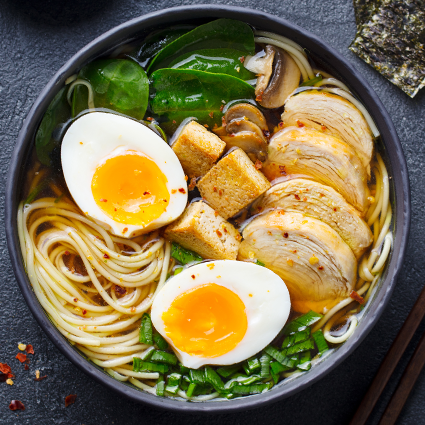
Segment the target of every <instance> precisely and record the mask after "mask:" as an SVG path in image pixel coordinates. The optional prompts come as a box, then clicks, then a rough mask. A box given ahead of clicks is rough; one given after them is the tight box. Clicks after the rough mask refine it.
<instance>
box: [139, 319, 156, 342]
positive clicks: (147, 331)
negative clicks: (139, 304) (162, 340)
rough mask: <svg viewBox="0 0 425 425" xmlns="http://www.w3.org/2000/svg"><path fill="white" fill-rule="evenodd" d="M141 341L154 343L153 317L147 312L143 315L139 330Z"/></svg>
mask: <svg viewBox="0 0 425 425" xmlns="http://www.w3.org/2000/svg"><path fill="white" fill-rule="evenodd" d="M139 342H141V343H142V344H148V345H153V331H152V322H151V317H150V316H149V314H148V313H145V314H144V315H143V317H142V322H141V323H140V330H139Z"/></svg>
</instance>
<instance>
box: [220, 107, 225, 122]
mask: <svg viewBox="0 0 425 425" xmlns="http://www.w3.org/2000/svg"><path fill="white" fill-rule="evenodd" d="M223 107H224V105H223ZM220 109H221V107H220ZM221 111H223V109H221ZM221 124H222V125H223V127H226V120H225V119H224V116H223V117H221Z"/></svg>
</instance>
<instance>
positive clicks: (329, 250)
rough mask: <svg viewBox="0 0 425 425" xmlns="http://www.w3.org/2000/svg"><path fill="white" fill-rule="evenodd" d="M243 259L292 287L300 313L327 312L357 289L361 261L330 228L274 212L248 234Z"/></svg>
mask: <svg viewBox="0 0 425 425" xmlns="http://www.w3.org/2000/svg"><path fill="white" fill-rule="evenodd" d="M243 238H244V240H243V241H242V243H241V245H240V247H239V254H238V259H239V260H246V259H255V258H256V259H258V260H260V261H262V262H263V263H264V264H265V266H266V267H267V268H269V269H270V270H273V271H274V272H275V273H277V274H278V275H279V276H280V277H281V278H282V279H283V280H284V281H285V283H286V285H287V287H288V290H289V293H290V295H291V304H292V307H293V309H294V310H296V311H298V312H301V313H306V312H308V311H309V310H313V311H316V312H324V311H326V310H327V309H330V308H332V307H333V306H334V305H336V304H337V303H338V302H339V301H341V300H342V299H344V298H346V297H348V296H349V295H350V293H351V291H352V290H353V287H354V283H355V279H356V270H357V261H356V258H355V257H354V254H353V252H352V251H351V249H350V248H349V247H348V245H347V244H346V243H345V242H344V241H343V240H342V238H341V237H340V236H339V235H338V233H336V232H335V230H333V229H332V228H331V227H329V226H328V225H327V224H325V223H323V222H321V221H320V220H317V219H315V218H311V217H304V216H303V215H302V214H299V213H288V212H286V213H285V212H283V211H282V210H280V211H278V210H276V211H270V212H268V213H265V214H263V215H260V216H258V217H256V218H254V220H252V221H251V222H250V223H249V224H248V226H247V227H246V228H245V229H244V231H243Z"/></svg>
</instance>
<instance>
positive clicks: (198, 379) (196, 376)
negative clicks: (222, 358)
mask: <svg viewBox="0 0 425 425" xmlns="http://www.w3.org/2000/svg"><path fill="white" fill-rule="evenodd" d="M189 376H190V380H191V382H192V383H194V384H205V374H204V370H203V369H197V370H196V369H190V371H189Z"/></svg>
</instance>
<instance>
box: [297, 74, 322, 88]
mask: <svg viewBox="0 0 425 425" xmlns="http://www.w3.org/2000/svg"><path fill="white" fill-rule="evenodd" d="M322 80H323V77H322V76H321V75H318V76H317V77H314V78H312V79H311V80H307V81H304V82H303V83H302V84H300V87H311V86H314V85H315V84H316V83H318V82H319V81H322Z"/></svg>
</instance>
